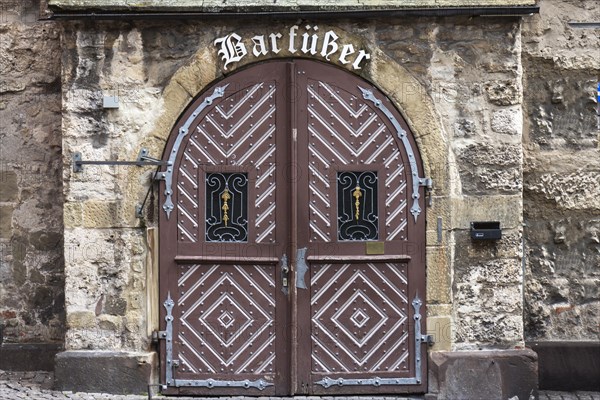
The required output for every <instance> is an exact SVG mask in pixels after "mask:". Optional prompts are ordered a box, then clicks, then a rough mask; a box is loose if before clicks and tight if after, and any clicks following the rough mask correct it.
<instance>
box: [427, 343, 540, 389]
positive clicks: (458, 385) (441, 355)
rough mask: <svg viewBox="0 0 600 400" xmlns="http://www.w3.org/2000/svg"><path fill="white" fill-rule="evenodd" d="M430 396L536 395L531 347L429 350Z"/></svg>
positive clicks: (535, 364)
mask: <svg viewBox="0 0 600 400" xmlns="http://www.w3.org/2000/svg"><path fill="white" fill-rule="evenodd" d="M429 365H430V373H429V377H430V385H429V386H430V395H429V396H430V398H432V399H436V400H445V399H448V400H455V399H486V400H505V399H529V398H530V396H531V395H533V396H534V397H536V398H537V388H538V368H537V356H536V354H535V353H534V352H533V351H531V350H530V349H525V350H499V351H498V350H496V351H478V352H431V353H430V364H429Z"/></svg>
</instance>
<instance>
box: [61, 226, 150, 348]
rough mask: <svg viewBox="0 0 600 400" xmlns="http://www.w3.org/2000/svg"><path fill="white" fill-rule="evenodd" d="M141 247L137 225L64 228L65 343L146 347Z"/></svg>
mask: <svg viewBox="0 0 600 400" xmlns="http://www.w3.org/2000/svg"><path fill="white" fill-rule="evenodd" d="M145 251H146V250H145V237H144V232H143V231H140V230H132V229H129V230H124V229H89V228H78V229H74V230H66V231H65V252H66V253H67V254H68V257H67V264H66V294H67V295H66V301H65V304H66V306H67V322H68V325H69V330H68V332H67V335H66V346H67V348H70V349H98V350H120V349H128V350H138V349H143V348H145V346H146V345H147V343H148V340H149V338H148V337H147V335H146V322H145V319H144V314H143V312H144V311H145V309H146V303H145V297H146V291H145V283H146V276H145V265H144V260H145V257H146V256H145ZM125 326H126V328H127V329H123V328H124V327H125Z"/></svg>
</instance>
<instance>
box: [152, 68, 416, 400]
mask: <svg viewBox="0 0 600 400" xmlns="http://www.w3.org/2000/svg"><path fill="white" fill-rule="evenodd" d="M164 160H166V161H169V162H170V165H169V166H168V168H167V169H166V170H165V171H163V173H162V177H163V181H162V182H161V194H160V198H161V202H160V207H161V210H160V213H161V217H160V295H161V303H162V304H161V332H160V337H161V339H163V340H161V354H160V355H161V383H162V384H163V385H164V386H163V390H164V391H165V392H166V393H171V394H174V393H179V394H199V395H233V394H243V395H257V396H266V395H289V394H367V393H372V394H385V393H402V392H422V391H424V388H425V379H426V373H425V371H426V366H425V354H426V353H425V348H424V346H423V345H422V341H423V337H422V334H421V330H422V329H424V317H425V309H424V306H423V305H422V299H423V298H424V296H425V263H424V252H425V248H424V244H425V243H424V240H425V239H424V224H425V221H424V219H425V215H424V204H423V188H422V184H423V182H424V179H422V178H421V177H422V176H423V175H422V167H421V161H420V157H419V154H418V152H417V147H416V144H415V142H414V139H413V137H412V135H411V133H410V131H409V129H408V126H407V125H406V123H405V122H404V120H403V119H402V117H401V115H400V114H399V113H398V112H397V111H396V110H395V109H394V107H393V105H392V104H391V102H390V101H389V100H388V99H387V98H386V97H385V96H384V95H383V94H382V93H381V92H379V91H378V90H377V89H375V88H373V87H372V86H371V85H369V84H368V83H367V82H365V81H363V80H361V79H360V78H358V77H356V76H354V75H352V74H350V73H349V72H346V71H343V70H340V69H338V68H335V67H332V66H330V65H325V64H322V63H318V62H314V61H308V60H287V61H275V62H267V63H262V64H259V65H255V66H252V67H250V68H247V69H245V70H242V71H240V72H237V73H235V74H233V75H231V76H229V77H227V78H226V79H224V80H222V81H220V82H218V83H216V84H215V85H213V86H212V87H211V88H209V89H208V90H207V91H205V92H204V93H202V94H201V95H200V96H199V97H198V98H197V99H196V100H195V101H194V102H193V104H191V105H190V106H189V107H188V109H187V110H186V111H185V112H184V113H183V115H182V116H181V117H180V119H179V121H178V122H177V124H176V126H175V127H174V128H173V131H172V132H171V136H170V138H169V141H168V143H167V147H166V150H165V155H164Z"/></svg>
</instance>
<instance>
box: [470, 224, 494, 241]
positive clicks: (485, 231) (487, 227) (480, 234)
mask: <svg viewBox="0 0 600 400" xmlns="http://www.w3.org/2000/svg"><path fill="white" fill-rule="evenodd" d="M501 238H502V229H500V222H499V221H483V222H471V239H473V240H498V239H501Z"/></svg>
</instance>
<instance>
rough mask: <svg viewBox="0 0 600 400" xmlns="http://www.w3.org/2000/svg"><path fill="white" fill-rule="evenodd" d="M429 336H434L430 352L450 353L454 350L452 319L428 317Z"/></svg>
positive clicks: (448, 317)
mask: <svg viewBox="0 0 600 400" xmlns="http://www.w3.org/2000/svg"><path fill="white" fill-rule="evenodd" d="M427 334H428V335H432V336H433V340H434V344H433V347H431V348H430V349H429V350H430V351H450V350H451V348H452V319H451V317H450V316H440V317H427Z"/></svg>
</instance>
